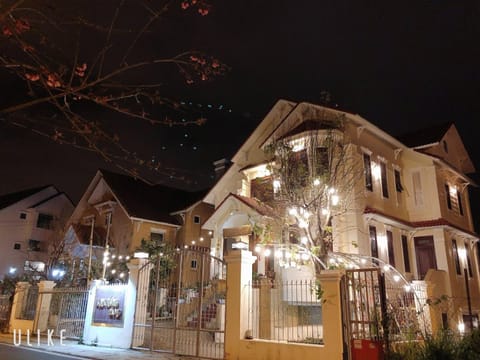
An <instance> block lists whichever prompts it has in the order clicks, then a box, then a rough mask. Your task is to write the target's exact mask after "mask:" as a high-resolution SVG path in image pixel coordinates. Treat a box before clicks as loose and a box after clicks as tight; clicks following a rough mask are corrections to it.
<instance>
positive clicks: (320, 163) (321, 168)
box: [314, 147, 329, 176]
mask: <svg viewBox="0 0 480 360" xmlns="http://www.w3.org/2000/svg"><path fill="white" fill-rule="evenodd" d="M315 157H316V158H315V161H316V162H315V167H314V168H315V170H314V175H315V176H322V175H325V174H326V173H328V170H329V161H328V149H327V148H325V147H317V148H316V149H315Z"/></svg>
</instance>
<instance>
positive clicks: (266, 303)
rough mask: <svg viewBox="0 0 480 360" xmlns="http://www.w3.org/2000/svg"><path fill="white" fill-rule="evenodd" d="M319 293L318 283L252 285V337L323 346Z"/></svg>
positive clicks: (268, 281) (250, 310)
mask: <svg viewBox="0 0 480 360" xmlns="http://www.w3.org/2000/svg"><path fill="white" fill-rule="evenodd" d="M319 290H320V288H319V285H318V283H317V282H316V281H315V280H297V281H280V280H270V279H262V280H260V281H254V282H252V283H251V284H250V285H249V291H250V301H249V312H248V314H249V317H248V324H249V330H250V331H251V336H252V337H253V338H257V339H264V340H270V341H277V342H284V341H285V342H297V343H308V344H323V321H322V300H321V299H319V298H318V297H317V293H318V291H319Z"/></svg>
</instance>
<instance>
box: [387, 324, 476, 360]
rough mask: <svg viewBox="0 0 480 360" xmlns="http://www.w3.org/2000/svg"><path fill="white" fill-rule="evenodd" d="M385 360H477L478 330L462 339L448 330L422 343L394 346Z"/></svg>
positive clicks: (412, 342)
mask: <svg viewBox="0 0 480 360" xmlns="http://www.w3.org/2000/svg"><path fill="white" fill-rule="evenodd" d="M386 359H387V360H397V359H402V360H457V359H463V360H478V359H480V330H479V329H476V330H474V331H473V332H472V333H470V334H467V335H465V336H463V337H461V336H458V335H455V334H454V333H452V332H451V331H449V330H445V331H441V332H439V333H438V334H437V335H436V336H429V337H427V338H426V339H425V340H423V341H411V342H408V343H405V344H401V345H399V346H395V347H394V349H393V350H392V351H391V353H390V354H389V355H388V356H387V357H386Z"/></svg>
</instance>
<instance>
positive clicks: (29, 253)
mask: <svg viewBox="0 0 480 360" xmlns="http://www.w3.org/2000/svg"><path fill="white" fill-rule="evenodd" d="M72 211H73V204H72V201H71V200H70V199H69V198H68V196H67V195H66V194H65V193H63V192H60V191H59V190H57V188H55V186H53V185H47V186H42V187H38V188H32V189H27V190H23V191H19V192H15V193H10V194H5V195H1V196H0V254H2V256H1V257H0V277H2V278H3V277H4V276H5V275H6V274H10V275H17V274H21V273H23V272H24V271H30V270H32V269H36V270H38V271H43V269H44V267H45V261H46V260H47V259H48V250H49V245H50V242H51V241H52V240H54V238H55V236H57V239H58V238H61V235H62V231H63V225H64V222H65V221H66V220H67V219H68V217H69V216H70V214H71V213H72Z"/></svg>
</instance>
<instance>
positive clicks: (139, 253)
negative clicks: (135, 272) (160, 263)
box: [133, 251, 148, 259]
mask: <svg viewBox="0 0 480 360" xmlns="http://www.w3.org/2000/svg"><path fill="white" fill-rule="evenodd" d="M133 257H134V258H135V259H148V253H147V252H144V251H137V252H135V253H134V254H133Z"/></svg>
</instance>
